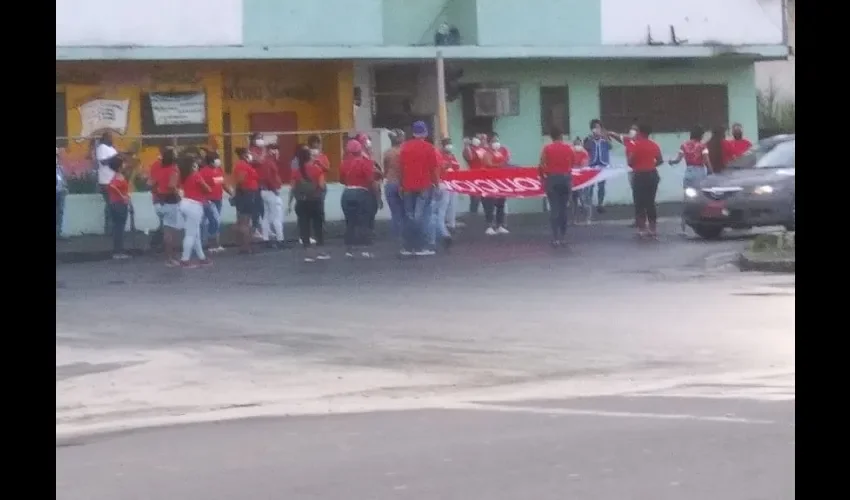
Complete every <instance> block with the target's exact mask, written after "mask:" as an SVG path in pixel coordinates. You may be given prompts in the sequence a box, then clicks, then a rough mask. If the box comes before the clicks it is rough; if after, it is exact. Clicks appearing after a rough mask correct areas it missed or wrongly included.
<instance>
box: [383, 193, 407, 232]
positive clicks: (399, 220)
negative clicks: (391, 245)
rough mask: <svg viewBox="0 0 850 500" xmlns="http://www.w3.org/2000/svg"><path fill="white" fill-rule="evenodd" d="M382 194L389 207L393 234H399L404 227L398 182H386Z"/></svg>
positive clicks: (402, 206) (402, 201)
mask: <svg viewBox="0 0 850 500" xmlns="http://www.w3.org/2000/svg"><path fill="white" fill-rule="evenodd" d="M384 196H385V197H386V198H387V207H388V208H389V209H390V217H391V218H392V230H393V234H394V235H395V236H401V234H402V231H403V227H404V200H403V199H402V197H401V195H400V194H399V192H398V183H397V182H388V183H386V184H385V185H384Z"/></svg>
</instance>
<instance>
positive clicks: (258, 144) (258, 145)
mask: <svg viewBox="0 0 850 500" xmlns="http://www.w3.org/2000/svg"><path fill="white" fill-rule="evenodd" d="M254 145H255V146H257V147H258V148H261V147H263V146H265V145H266V141H264V140H262V139H257V141H256V142H254Z"/></svg>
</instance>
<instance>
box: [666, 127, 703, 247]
mask: <svg viewBox="0 0 850 500" xmlns="http://www.w3.org/2000/svg"><path fill="white" fill-rule="evenodd" d="M704 135H705V130H704V129H703V128H702V127H700V126H698V125H697V126H695V127H694V128H692V129H691V137H690V139H688V140H687V141H685V142H683V143H682V145H681V146H680V147H679V152H678V153H677V154H676V157H675V158H673V159H672V160H670V161H669V162H668V163H669V164H670V165H678V164H679V163H680V162H681V161H682V160H683V159H684V160H685V176H684V178H683V179H682V189H683V190H687V189H688V188H696V187H697V186H699V183H700V182H702V180H703V179H705V177H706V176H707V175H708V168H707V167H706V164H707V163H708V148H707V147H706V146H705V143H704V142H703V141H702V139H703V136H704ZM683 193H684V191H683ZM686 227H687V226H686V225H685V214H684V212H683V213H682V227H681V231H682V234H683V235H684V234H685V231H686Z"/></svg>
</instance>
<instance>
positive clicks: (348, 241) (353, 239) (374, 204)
mask: <svg viewBox="0 0 850 500" xmlns="http://www.w3.org/2000/svg"><path fill="white" fill-rule="evenodd" d="M345 151H346V153H347V157H346V159H345V160H343V162H342V165H341V166H340V168H339V180H340V182H341V183H342V184H343V185H344V186H345V190H343V192H342V197H341V198H340V205H341V208H342V213H343V215H345V256H346V257H348V258H353V257H354V255H355V253H356V252H355V250H356V249H357V248H359V249H360V256H361V257H364V258H367V259H368V258H371V257H373V255H372V252H370V251H369V247H370V246H371V245H372V239H373V236H374V221H375V212H377V209H378V206H379V200H380V193H381V181H380V179H379V178H378V177H377V176H376V175H375V169H374V166H373V163H372V160H371V159H369V158H368V157H366V156H364V154H363V146H362V144H360V142H359V141H357V140H353V139H352V140H350V141H348V144H346V147H345Z"/></svg>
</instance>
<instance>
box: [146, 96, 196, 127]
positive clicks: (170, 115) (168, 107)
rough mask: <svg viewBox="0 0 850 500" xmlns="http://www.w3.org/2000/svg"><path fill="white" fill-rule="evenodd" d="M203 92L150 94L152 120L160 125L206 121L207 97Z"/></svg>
mask: <svg viewBox="0 0 850 500" xmlns="http://www.w3.org/2000/svg"><path fill="white" fill-rule="evenodd" d="M206 97H207V96H206V94H204V93H203V92H197V93H191V94H190V93H187V94H150V101H151V111H153V122H154V124H155V125H157V126H162V125H198V124H203V123H206V121H207V99H206Z"/></svg>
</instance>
